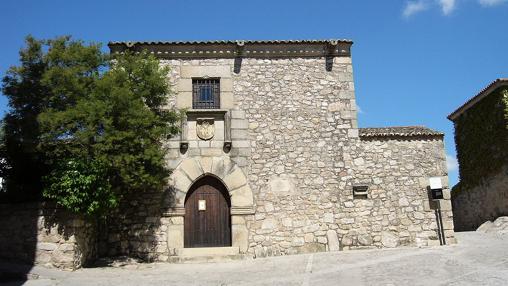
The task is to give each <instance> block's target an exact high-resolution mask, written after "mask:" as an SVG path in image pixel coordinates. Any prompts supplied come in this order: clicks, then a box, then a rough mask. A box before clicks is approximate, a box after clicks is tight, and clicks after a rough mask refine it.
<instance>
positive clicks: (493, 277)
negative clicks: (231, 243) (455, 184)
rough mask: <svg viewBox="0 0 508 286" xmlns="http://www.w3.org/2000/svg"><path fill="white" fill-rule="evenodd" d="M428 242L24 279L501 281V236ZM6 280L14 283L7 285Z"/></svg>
mask: <svg viewBox="0 0 508 286" xmlns="http://www.w3.org/2000/svg"><path fill="white" fill-rule="evenodd" d="M457 239H458V241H459V243H458V244H457V245H453V246H443V247H433V248H423V249H418V248H404V249H400V248H399V249H391V250H358V251H349V252H336V253H316V254H309V255H292V256H284V257H272V258H264V259H249V260H242V261H232V262H221V263H199V264H167V263H153V264H137V265H127V266H124V267H117V268H113V267H105V268H88V269H80V270H78V271H75V272H67V271H58V270H55V269H46V268H42V267H34V268H33V269H32V271H31V273H33V274H37V275H39V278H38V279H33V280H28V281H27V282H26V284H25V285H77V286H78V285H115V286H117V285H122V286H123V285H158V286H160V285H411V286H415V285H508V236H499V235H498V236H496V235H493V234H482V233H475V232H468V233H458V234H457ZM12 285H19V283H18V284H12Z"/></svg>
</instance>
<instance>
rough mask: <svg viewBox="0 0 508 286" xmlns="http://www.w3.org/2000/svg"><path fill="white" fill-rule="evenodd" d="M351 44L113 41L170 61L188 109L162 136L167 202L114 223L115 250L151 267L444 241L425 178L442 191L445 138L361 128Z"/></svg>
mask: <svg viewBox="0 0 508 286" xmlns="http://www.w3.org/2000/svg"><path fill="white" fill-rule="evenodd" d="M351 45H352V42H351V41H348V40H330V41H321V40H308V41H211V42H112V43H110V44H109V47H110V49H111V52H112V53H117V52H122V51H125V50H127V49H129V50H133V51H141V50H147V51H149V52H151V53H153V54H154V55H156V56H157V57H158V58H160V60H161V64H162V65H168V66H170V67H171V71H172V73H171V78H170V79H168V80H170V81H171V82H172V83H173V86H174V91H175V92H176V97H175V98H174V99H173V101H172V102H171V107H176V108H179V109H186V114H187V117H186V118H185V120H183V122H182V134H181V135H180V136H177V137H175V138H173V139H172V140H170V141H169V142H167V146H168V147H169V148H170V152H169V155H168V158H167V162H168V165H169V166H170V167H171V168H172V169H173V170H174V171H173V173H172V175H171V178H170V182H169V187H168V189H167V190H166V191H165V193H164V194H144V195H143V197H141V198H140V197H138V198H133V199H132V201H131V206H130V207H129V211H128V213H127V214H123V215H122V216H120V219H118V220H116V221H115V222H114V223H110V224H109V225H110V227H109V229H108V235H107V242H105V243H104V245H106V246H107V247H106V248H107V251H108V252H109V254H110V255H117V254H129V255H136V256H141V257H146V258H149V259H155V260H168V259H171V257H172V256H176V257H186V256H192V255H209V254H220V253H221V254H238V253H247V254H253V255H255V256H266V255H283V254H292V253H301V252H313V251H327V250H331V251H333V250H341V249H344V250H347V249H354V248H368V247H396V246H398V245H418V246H424V245H434V244H439V241H438V233H437V232H436V228H437V226H436V216H435V211H434V210H435V208H436V205H435V204H434V202H432V201H430V200H429V197H428V193H427V186H428V179H429V177H436V176H438V177H441V178H442V181H443V182H444V184H445V190H444V195H445V198H444V200H442V201H441V209H442V211H443V225H444V228H445V235H446V238H447V239H448V241H451V242H453V222H452V212H451V203H450V200H449V199H450V192H449V190H448V187H447V181H448V180H447V172H446V166H445V165H446V164H445V153H444V148H443V134H442V133H439V132H436V131H433V130H430V129H428V128H425V127H420V126H413V127H387V128H358V121H357V107H356V102H355V92H354V82H353V69H352V62H351Z"/></svg>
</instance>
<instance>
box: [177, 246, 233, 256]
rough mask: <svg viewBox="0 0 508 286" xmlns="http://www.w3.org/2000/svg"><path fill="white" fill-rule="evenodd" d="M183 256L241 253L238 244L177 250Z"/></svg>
mask: <svg viewBox="0 0 508 286" xmlns="http://www.w3.org/2000/svg"><path fill="white" fill-rule="evenodd" d="M176 254H177V255H178V256H181V257H197V256H226V255H237V254H240V248H239V247H238V246H228V247H194V248H181V249H178V250H177V251H176Z"/></svg>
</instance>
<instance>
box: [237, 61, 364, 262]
mask: <svg viewBox="0 0 508 286" xmlns="http://www.w3.org/2000/svg"><path fill="white" fill-rule="evenodd" d="M234 94H235V100H236V102H235V103H236V104H235V105H236V106H237V108H239V109H243V110H244V111H245V112H246V118H247V119H248V122H249V130H248V131H249V136H250V138H251V139H252V140H253V143H252V144H251V154H252V156H251V157H250V158H249V164H248V168H249V169H248V174H249V177H248V178H249V183H250V185H251V188H252V189H253V190H254V193H255V201H256V203H257V208H256V214H255V215H254V217H251V218H250V219H251V220H250V221H249V223H248V229H249V230H250V233H249V242H250V245H249V246H250V247H249V251H250V252H251V253H254V255H256V256H265V255H280V254H291V253H301V252H312V251H324V250H326V248H327V243H328V238H327V231H328V230H335V229H336V228H337V225H336V221H335V220H336V218H335V210H334V209H335V207H336V202H337V200H338V197H337V192H338V191H339V190H340V189H346V188H350V187H351V182H350V181H342V182H341V179H340V177H341V176H351V177H352V176H353V170H352V168H350V167H348V166H346V163H347V161H348V157H347V154H349V153H350V152H351V150H352V149H354V148H355V145H357V142H358V132H357V129H356V127H357V122H356V103H355V98H354V84H353V76H352V65H351V60H350V58H335V60H334V66H333V68H332V70H331V71H326V69H325V59H323V58H319V59H280V60H258V59H247V60H244V61H243V63H242V69H241V72H240V73H239V74H237V75H235V81H234ZM349 160H350V159H349ZM339 174H341V175H339ZM335 239H336V238H335Z"/></svg>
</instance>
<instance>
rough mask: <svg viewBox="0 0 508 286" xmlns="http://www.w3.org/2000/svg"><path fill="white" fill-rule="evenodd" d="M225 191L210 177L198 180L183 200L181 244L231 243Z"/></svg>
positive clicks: (210, 244) (225, 244) (190, 245)
mask: <svg viewBox="0 0 508 286" xmlns="http://www.w3.org/2000/svg"><path fill="white" fill-rule="evenodd" d="M230 206H231V203H230V200H229V194H228V192H227V190H226V188H225V187H224V185H223V184H222V183H221V182H220V181H219V180H217V179H215V178H213V177H204V178H202V179H200V180H198V181H197V182H196V183H194V185H193V186H192V187H191V189H190V190H189V192H188V193H187V198H186V200H185V221H184V224H185V235H184V247H221V246H231V215H230Z"/></svg>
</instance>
